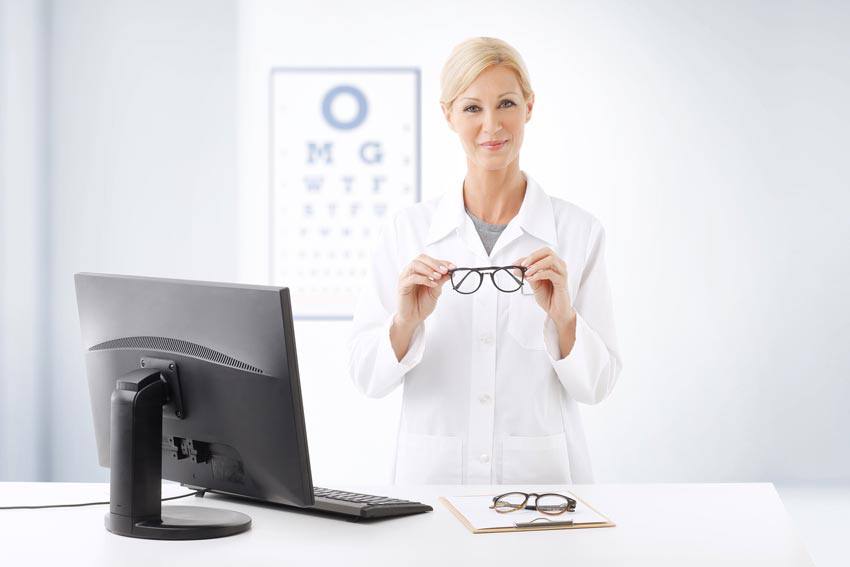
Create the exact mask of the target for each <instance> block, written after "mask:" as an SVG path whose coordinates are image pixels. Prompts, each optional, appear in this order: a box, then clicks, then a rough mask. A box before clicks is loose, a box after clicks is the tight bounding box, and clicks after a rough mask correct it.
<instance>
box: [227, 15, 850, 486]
mask: <svg viewBox="0 0 850 567" xmlns="http://www.w3.org/2000/svg"><path fill="white" fill-rule="evenodd" d="M240 8H241V10H240V35H239V43H240V54H239V68H240V71H239V72H240V87H241V90H240V111H241V117H240V180H241V184H240V187H241V191H242V192H241V195H240V202H241V204H242V209H241V213H240V216H241V218H242V221H243V224H242V229H241V245H240V275H241V277H242V278H243V279H248V280H256V281H263V279H264V278H265V277H266V273H267V272H266V265H265V257H266V253H267V249H266V248H265V242H266V241H265V240H264V239H265V238H266V232H265V230H266V226H265V224H264V221H265V218H266V215H265V212H264V211H265V210H264V206H265V196H266V191H267V187H268V185H267V177H266V172H267V171H268V167H267V166H268V164H267V162H266V148H267V145H266V144H267V140H268V138H267V115H266V108H267V99H266V96H267V89H266V85H267V83H266V81H267V74H268V70H269V68H270V67H271V66H274V65H289V66H331V65H332V66H346V65H351V66H419V67H421V68H422V81H423V93H422V100H423V110H422V132H423V140H422V141H423V145H422V148H423V150H422V155H423V164H422V172H423V195H424V198H425V199H428V198H432V197H434V196H437V195H439V194H440V193H442V192H443V191H444V190H445V189H446V187H448V186H450V185H453V184H456V183H459V182H460V180H461V179H462V176H463V173H464V167H465V162H464V158H463V153H462V150H461V148H460V146H459V144H458V143H457V141H456V140H455V139H454V138H453V137H452V133H451V132H450V131H449V130H448V129H447V128H446V126H445V125H444V122H443V120H442V117H441V116H440V114H439V106H438V104H437V100H438V95H439V72H440V68H441V65H442V63H443V61H444V60H445V58H446V57H447V56H448V54H449V52H450V50H451V48H452V47H453V46H454V45H455V44H456V43H458V42H459V41H461V40H463V39H465V38H467V37H469V36H473V35H492V36H496V37H501V38H503V39H505V40H507V41H508V42H510V43H512V44H513V45H514V46H515V47H517V48H518V49H519V51H520V52H521V53H522V54H523V56H524V58H525V60H526V63H527V65H528V67H529V70H530V73H531V76H532V84H533V87H534V88H535V90H536V94H537V106H536V110H535V113H536V116H535V117H534V118H533V120H532V122H531V123H530V124H529V125H528V126H527V131H526V141H525V146H524V148H523V153H522V167H523V169H525V170H526V171H528V172H529V173H531V174H532V175H533V176H534V177H535V178H536V179H538V180H539V181H540V182H541V183H542V184H543V186H544V188H545V189H547V190H548V191H549V192H550V193H551V194H554V195H558V196H560V197H563V198H566V199H569V200H571V201H573V202H575V203H577V204H579V205H581V206H583V207H585V208H588V209H589V210H591V211H592V212H594V213H595V214H596V215H597V216H599V217H600V218H601V219H602V221H603V223H604V224H605V225H606V227H607V229H608V245H609V249H608V263H609V267H610V271H611V278H612V281H613V287H614V290H613V291H614V301H615V311H616V315H617V320H618V324H619V334H620V346H621V348H622V350H623V353H624V360H625V369H624V371H623V375H622V379H621V383H620V384H619V386H618V387H617V388H616V389H615V392H614V394H613V396H612V397H611V398H610V399H609V400H607V401H606V402H605V403H603V404H601V405H599V406H596V407H588V408H585V411H584V415H585V419H586V425H587V432H588V437H589V442H590V444H591V452H592V454H593V457H594V461H595V469H596V474H597V479H598V480H599V481H727V480H789V479H829V478H845V479H846V478H848V477H850V454H848V452H847V450H846V435H847V432H848V429H850V412H847V411H846V403H847V400H848V399H850V381H848V380H847V379H846V377H847V375H848V371H850V355H848V350H847V348H846V344H847V339H848V323H847V321H848V320H850V301H848V299H847V297H846V294H845V293H844V291H843V290H845V289H847V287H848V284H850V273H848V265H850V263H848V259H850V258H848V255H850V249H848V247H847V245H846V242H848V241H850V223H848V222H847V220H846V218H847V215H846V213H845V211H846V209H847V208H848V206H850V193H848V191H847V189H848V183H850V166H848V165H847V161H846V160H844V161H842V160H841V158H842V156H843V153H846V148H847V137H848V128H847V126H848V125H850V122H849V121H848V108H847V105H846V103H845V101H846V100H848V99H850V92H848V91H850V57H847V55H848V46H850V43H848V39H847V38H846V30H847V29H850V8H848V6H846V5H842V4H838V3H828V2H819V3H813V2H778V3H777V2H752V1H750V2H711V3H706V2H660V1H654V2H640V3H637V2H625V1H622V2H590V1H587V2H566V3H565V2H530V3H527V4H523V5H520V4H517V3H515V2H507V1H488V2H484V1H474V2H451V1H436V2H427V3H425V2H415V3H414V2H389V1H386V2H377V1H373V2H365V3H363V2H359V3H350V2H341V1H340V2H330V1H326V2H315V3H309V4H302V5H299V7H298V8H297V9H294V8H292V6H291V5H283V4H280V3H278V2H271V1H267V0H251V1H247V2H243V3H241V4H240ZM346 331H347V325H346V324H345V323H328V322H311V323H309V324H308V323H302V324H301V325H300V326H299V328H298V329H297V332H298V345H299V360H300V362H301V366H302V374H301V375H302V382H303V384H304V386H303V388H304V396H305V404H306V406H307V416H308V432H309V434H310V443H311V456H312V458H313V469H314V477H315V478H316V479H317V480H318V481H320V482H324V483H325V484H337V483H339V484H341V483H343V482H380V481H381V480H383V479H384V478H385V477H386V467H387V464H386V463H387V462H388V454H390V456H391V451H392V441H393V438H394V434H395V430H396V427H397V415H398V414H397V412H398V402H399V398H398V395H397V393H396V395H394V396H393V397H392V398H390V399H388V400H377V401H375V400H365V399H363V398H362V397H360V396H359V395H358V394H357V393H356V391H355V390H354V388H353V386H352V385H351V384H350V380H349V379H348V376H347V373H346V369H345V348H344V338H345V333H346ZM342 424H344V427H341V425H342Z"/></svg>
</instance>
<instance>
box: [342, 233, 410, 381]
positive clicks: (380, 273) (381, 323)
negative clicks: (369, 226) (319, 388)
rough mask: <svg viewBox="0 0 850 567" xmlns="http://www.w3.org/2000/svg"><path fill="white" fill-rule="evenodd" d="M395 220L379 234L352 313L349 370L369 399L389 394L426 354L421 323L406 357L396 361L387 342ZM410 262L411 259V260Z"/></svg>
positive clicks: (395, 265)
mask: <svg viewBox="0 0 850 567" xmlns="http://www.w3.org/2000/svg"><path fill="white" fill-rule="evenodd" d="M397 250H398V248H397V237H396V228H395V221H394V219H393V220H391V221H390V222H389V223H387V224H386V225H385V226H384V227H383V229H382V230H381V234H380V236H379V238H378V244H377V246H376V248H375V250H374V252H373V253H372V259H371V264H370V269H369V276H368V278H367V280H366V281H365V282H364V286H363V290H362V291H361V293H360V296H359V298H358V300H357V306H356V307H355V310H354V320H353V324H352V330H351V334H350V335H349V339H348V369H349V374H350V375H351V378H352V380H353V381H354V385H355V386H356V387H357V389H358V390H360V391H361V392H362V393H363V394H365V395H366V396H368V397H370V398H380V397H383V396H386V395H387V394H389V393H390V392H392V391H393V390H394V389H395V388H396V387H398V385H399V384H401V383H402V381H403V380H404V376H405V374H406V373H407V372H408V371H410V370H411V369H412V368H414V367H415V366H416V365H417V364H419V362H420V361H421V360H422V354H423V352H424V350H425V329H426V326H425V324H424V323H420V324H419V326H418V327H417V328H416V330H415V331H414V333H413V337H412V338H411V340H410V346H409V347H408V350H407V353H406V354H405V355H404V357H402V359H401V360H400V361H399V360H398V359H397V358H396V355H395V352H394V351H393V347H392V343H391V342H390V327H391V326H392V322H393V316H394V315H395V312H396V306H397V301H398V299H397V293H398V289H397V288H398V277H399V274H400V272H401V268H402V267H403V266H401V265H399V261H398V253H397ZM411 260H412V258H411Z"/></svg>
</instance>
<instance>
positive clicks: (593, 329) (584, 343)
mask: <svg viewBox="0 0 850 567" xmlns="http://www.w3.org/2000/svg"><path fill="white" fill-rule="evenodd" d="M589 242H590V243H589V246H588V254H587V259H586V261H585V269H584V272H583V273H582V279H581V282H580V284H579V287H578V291H577V292H576V298H575V302H574V305H573V307H574V308H575V310H576V313H577V317H576V342H575V344H574V345H573V349H572V350H571V351H570V353H569V354H568V355H567V356H565V357H563V358H561V356H560V355H561V351H560V345H559V341H558V330H557V328H556V327H555V323H554V321H552V319H551V318H550V317H546V322H545V323H544V330H543V333H544V344H545V347H546V352H547V354H548V355H549V358H550V360H551V362H552V367H553V368H554V369H555V373H556V374H557V375H558V380H559V381H560V382H561V384H562V385H563V386H564V388H565V389H566V391H567V393H568V394H569V395H570V396H571V397H572V398H574V399H575V400H577V401H579V402H582V403H585V404H597V403H599V402H601V401H602V400H604V399H605V398H606V397H607V396H608V395H609V394H610V393H611V390H613V388H614V384H616V382H617V378H618V376H619V374H620V369H621V368H622V361H621V357H620V352H619V350H618V348H617V336H616V331H615V328H614V313H613V307H612V302H611V289H610V286H609V285H608V274H607V270H606V267H605V230H604V228H603V227H602V224H601V223H599V222H598V221H596V222H595V223H594V225H593V227H592V228H591V234H590V240H589ZM567 268H568V269H569V266H568V267H567Z"/></svg>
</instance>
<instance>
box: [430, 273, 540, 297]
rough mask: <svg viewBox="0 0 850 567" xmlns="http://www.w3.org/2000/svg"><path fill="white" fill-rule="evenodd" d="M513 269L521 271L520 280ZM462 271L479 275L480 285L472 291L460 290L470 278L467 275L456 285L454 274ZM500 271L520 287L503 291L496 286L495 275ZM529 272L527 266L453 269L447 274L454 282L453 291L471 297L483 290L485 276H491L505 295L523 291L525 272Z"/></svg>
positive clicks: (492, 280) (494, 284) (491, 279)
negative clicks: (503, 271)
mask: <svg viewBox="0 0 850 567" xmlns="http://www.w3.org/2000/svg"><path fill="white" fill-rule="evenodd" d="M512 269H516V270H519V271H520V272H521V275H520V279H518V280H517V279H516V276H514V275H513V274H512V273H511V270H512ZM462 270H469V274H471V273H472V272H477V273H478V285H477V286H476V287H475V289H473V290H472V291H461V290H460V286H461V285H462V284H463V281H464V280H465V279H466V278H467V277H469V274H466V275H465V276H464V277H463V278H462V279H461V280H460V281H459V282H457V283H455V279H454V273H455V272H459V271H462ZM487 270H489V271H487ZM500 270H505V272H506V273H507V274H508V275H509V276H511V277H512V278H513V279H514V281H515V282H517V283H518V284H519V286H518V287H517V288H516V289H502V288H500V287H499V286H498V284H496V278H495V277H494V276H495V274H496V273H497V272H498V271H500ZM527 271H528V268H527V267H525V266H487V267H484V268H452V269H451V270H449V271H448V272H446V273H447V274H449V279H450V280H451V282H452V289H453V290H455V291H456V292H458V293H462V294H464V295H469V294H472V293H475V292H476V291H478V290H479V289H481V284H482V283H484V276H485V275H489V276H490V281H491V282H492V283H493V286H494V287H495V288H496V289H498V290H499V291H501V292H504V293H514V292H517V291H519V290H521V289H522V284H524V283H525V272H527Z"/></svg>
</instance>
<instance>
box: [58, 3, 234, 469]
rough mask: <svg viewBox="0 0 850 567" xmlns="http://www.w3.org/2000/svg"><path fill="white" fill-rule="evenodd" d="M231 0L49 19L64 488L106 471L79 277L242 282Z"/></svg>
mask: <svg viewBox="0 0 850 567" xmlns="http://www.w3.org/2000/svg"><path fill="white" fill-rule="evenodd" d="M236 18H237V13H236V9H235V6H234V4H233V3H232V2H229V1H226V0H215V1H209V0H191V1H186V0H183V1H181V2H171V1H168V0H155V1H145V2H127V1H122V2H111V1H105V0H103V1H97V0H74V1H57V2H54V3H53V8H52V13H51V18H50V29H51V31H50V42H51V45H50V59H51V75H50V83H51V96H50V115H51V127H50V136H51V139H50V146H49V147H50V154H51V175H50V177H51V207H50V211H49V214H50V218H49V221H48V222H49V224H50V231H49V232H50V248H51V258H50V275H51V286H50V291H51V293H50V297H49V301H50V304H51V307H52V317H53V326H52V332H51V334H50V337H49V341H50V343H51V346H52V350H53V358H52V367H51V388H50V389H51V393H52V398H51V406H50V410H51V411H50V414H51V418H50V432H51V440H52V452H51V454H52V462H51V469H52V475H53V478H55V479H63V480H83V479H91V478H103V479H105V478H106V471H105V470H104V469H100V468H99V467H98V465H97V455H96V453H95V450H94V435H93V430H92V424H91V416H90V411H89V399H88V389H87V386H86V378H85V372H84V366H83V358H82V347H81V342H80V331H79V319H78V317H77V309H76V300H75V296H74V284H73V274H74V272H78V271H94V272H110V273H120V274H139V275H151V276H162V277H178V278H193V279H206V280H220V281H232V280H234V279H235V278H236V271H237V260H236V256H237V252H236V243H237V219H236V217H235V216H234V211H235V210H236V208H237V174H236V156H237V153H236V84H235V80H236V35H235V34H236Z"/></svg>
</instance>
